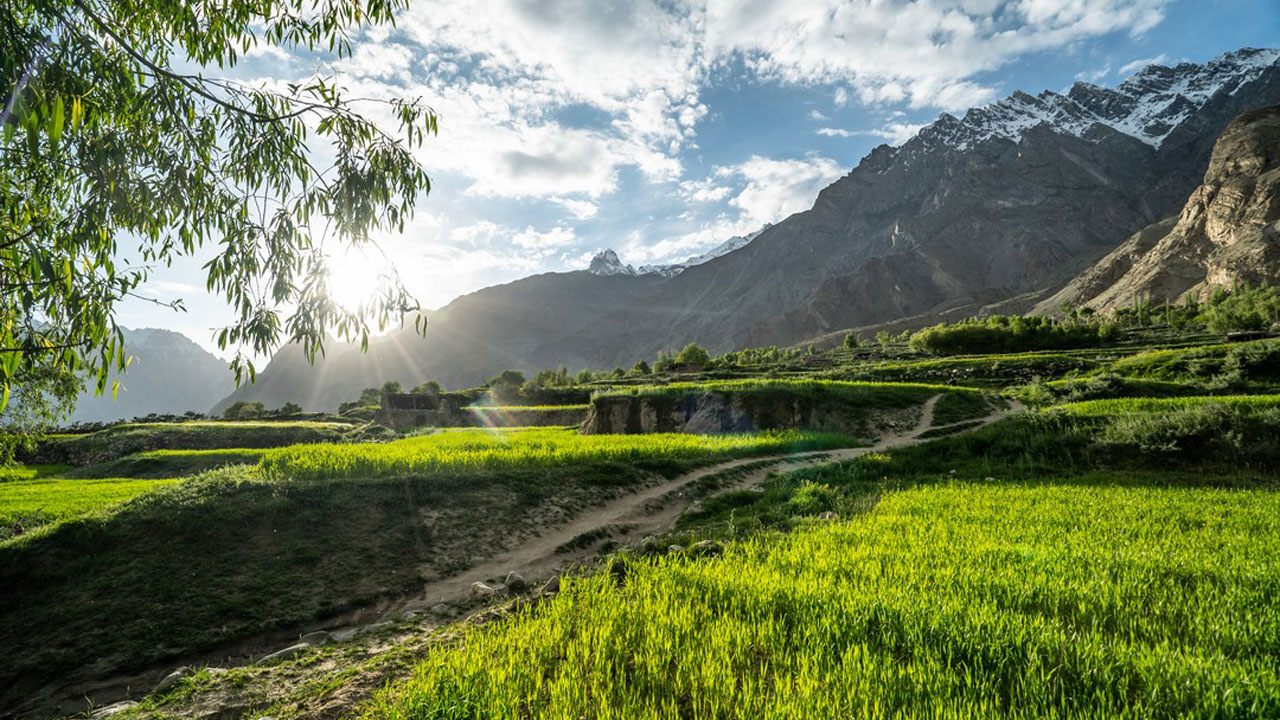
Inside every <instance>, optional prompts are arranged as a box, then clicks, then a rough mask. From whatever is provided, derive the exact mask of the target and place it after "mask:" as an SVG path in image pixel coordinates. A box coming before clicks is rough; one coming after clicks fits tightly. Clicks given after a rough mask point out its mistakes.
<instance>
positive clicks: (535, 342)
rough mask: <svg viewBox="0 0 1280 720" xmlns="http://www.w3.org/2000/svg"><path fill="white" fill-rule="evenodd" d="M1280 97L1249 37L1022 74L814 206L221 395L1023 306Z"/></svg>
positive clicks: (1190, 184) (472, 308)
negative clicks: (1237, 124)
mask: <svg viewBox="0 0 1280 720" xmlns="http://www.w3.org/2000/svg"><path fill="white" fill-rule="evenodd" d="M1276 103H1280V51H1276V50H1252V49H1245V50H1240V51H1237V52H1233V53H1228V54H1225V55H1223V56H1221V57H1219V58H1217V59H1215V60H1212V61H1210V62H1208V63H1204V64H1191V63H1183V64H1180V65H1177V66H1175V67H1163V66H1159V65H1153V66H1150V67H1147V68H1145V69H1143V70H1141V71H1139V72H1138V73H1136V74H1135V75H1133V76H1132V77H1130V78H1128V79H1127V80H1125V81H1124V82H1123V83H1121V84H1120V85H1118V86H1117V87H1115V88H1103V87H1098V86H1096V85H1090V84H1087V83H1076V84H1075V85H1073V86H1072V87H1071V88H1070V89H1069V90H1068V91H1066V92H1065V93H1055V92H1042V93H1040V94H1038V95H1034V96H1033V95H1029V94H1026V93H1022V92H1018V93H1014V94H1013V95H1011V96H1010V97H1008V98H1005V99H1003V100H1001V101H999V102H996V103H994V104H991V105H988V106H985V107H980V108H974V109H972V110H970V111H968V112H967V113H965V114H964V115H963V116H960V117H956V116H952V115H949V114H943V115H941V116H940V117H939V118H938V120H937V121H936V122H934V123H932V124H931V125H929V126H927V127H925V128H923V129H922V130H920V132H919V133H917V134H916V136H914V137H913V138H911V139H910V140H908V141H907V142H905V143H903V144H902V145H899V146H897V147H890V146H888V145H881V146H879V147H877V148H875V149H874V150H873V151H872V152H871V153H870V154H868V155H867V156H866V157H865V158H863V159H862V161H861V162H860V163H859V164H858V166H857V167H855V168H854V169H853V170H852V171H850V172H849V174H848V175H846V176H844V177H842V178H840V179H839V180H837V181H836V182H834V183H833V184H831V185H830V186H828V187H827V188H825V189H824V190H822V192H820V193H819V195H818V197H817V199H816V200H815V202H814V205H813V207H812V208H811V209H809V210H807V211H804V212H800V213H796V214H795V215H792V216H791V217H789V218H786V219H785V220H783V221H781V222H779V223H777V224H775V225H772V226H770V227H767V228H765V229H764V230H763V231H761V232H760V233H759V234H758V235H756V236H754V237H752V236H745V237H743V238H739V239H735V240H731V241H729V242H728V243H727V244H726V245H723V246H722V247H721V248H717V249H716V250H714V251H712V252H710V253H708V254H707V255H708V256H711V257H698V258H690V259H689V261H687V262H685V263H677V264H675V265H672V266H643V267H642V268H640V269H639V270H637V269H636V268H634V267H633V266H631V265H628V264H625V263H623V262H622V261H621V259H620V258H619V257H618V255H617V253H615V252H613V251H611V250H609V251H604V252H602V253H600V254H599V255H597V256H596V257H595V258H594V259H593V261H592V263H591V266H590V268H589V269H588V270H587V271H578V272H572V273H549V274H546V275H539V276H535V277H532V278H526V279H524V280H520V281H517V282H515V283H510V284H508V285H500V286H495V287H491V288H486V289H484V290H480V291H478V292H476V293H472V294H471V295H468V296H464V297H462V298H459V299H458V300H456V301H454V302H453V303H451V304H450V305H449V306H448V307H446V308H444V309H443V310H441V311H440V312H439V313H436V314H434V315H433V316H432V318H431V328H430V329H429V330H428V333H427V337H426V339H422V338H419V337H415V336H414V335H413V334H412V332H410V331H404V332H400V333H397V334H393V335H392V336H390V337H388V338H386V339H383V340H381V341H378V342H376V343H374V346H373V347H371V349H370V352H369V354H368V355H367V356H361V355H360V354H358V353H357V352H356V351H355V350H353V349H352V348H348V347H344V346H334V347H332V348H331V349H330V353H329V355H328V357H327V358H326V359H325V360H323V361H322V362H320V363H318V364H317V365H316V366H315V367H312V366H309V365H307V364H306V363H305V361H303V360H302V359H301V357H300V354H299V353H298V352H297V351H296V350H295V349H286V350H285V351H284V352H282V353H281V354H280V355H279V356H277V358H275V359H273V361H272V362H271V364H270V365H269V366H268V367H267V369H266V370H265V371H264V372H263V373H261V374H260V375H259V379H258V383H257V384H256V385H255V386H253V387H251V388H246V389H242V390H240V391H237V393H236V394H234V395H233V396H232V397H230V398H228V399H227V400H226V401H224V404H225V402H230V401H232V400H234V399H240V398H244V399H260V400H262V401H263V402H265V403H266V404H268V405H273V404H279V403H281V402H284V401H294V402H300V403H302V404H303V405H304V406H305V407H307V408H309V409H322V408H331V407H334V406H336V405H337V403H338V402H341V401H344V400H348V399H351V398H352V397H354V395H355V393H358V392H359V389H360V388H361V387H367V386H371V385H376V384H380V383H381V382H383V381H384V380H387V379H398V380H400V381H401V382H405V383H416V382H418V381H420V380H423V379H428V378H433V379H438V380H440V381H441V382H442V383H444V384H445V385H446V386H448V387H459V386H467V385H474V384H476V383H479V382H483V381H484V380H485V379H487V378H489V377H491V376H492V375H494V374H495V373H496V372H498V371H500V370H502V369H505V368H507V367H513V368H520V369H523V370H536V369H539V368H546V367H555V366H558V365H567V366H569V367H570V368H572V369H576V368H580V367H592V368H609V367H615V366H630V365H631V364H632V363H633V362H635V361H636V360H637V359H640V358H652V357H654V356H655V355H656V354H657V353H658V351H660V350H663V349H670V348H678V347H681V346H683V345H685V344H686V343H689V342H699V343H702V344H703V345H705V346H707V347H708V348H710V349H711V350H713V351H716V352H721V351H726V350H730V349H734V348H738V347H743V346H760V345H774V344H777V345H787V344H792V343H795V342H799V341H803V340H806V339H808V338H812V337H815V336H819V335H823V334H825V333H832V332H835V331H842V330H844V329H848V328H865V327H868V326H876V325H878V326H880V327H895V329H903V328H905V327H918V326H921V325H925V324H931V323H935V322H938V321H939V320H940V319H946V318H951V317H958V316H967V315H972V314H977V313H981V312H994V311H1000V312H1025V311H1029V310H1031V309H1032V308H1034V307H1036V306H1037V305H1038V304H1041V303H1044V302H1045V301H1046V300H1047V299H1049V298H1050V297H1052V296H1054V295H1055V294H1056V293H1058V292H1059V291H1061V290H1063V289H1064V288H1065V287H1067V286H1068V285H1069V284H1070V283H1071V282H1073V281H1074V280H1075V279H1076V278H1077V276H1079V275H1080V274H1081V273H1083V272H1084V271H1086V270H1087V269H1088V268H1090V267H1091V266H1093V265H1094V264H1095V263H1097V262H1098V261H1099V260H1101V259H1102V258H1103V257H1104V256H1106V255H1107V254H1108V253H1111V252H1112V251H1114V250H1116V248H1117V247H1118V246H1119V245H1120V244H1121V243H1123V242H1124V241H1125V238H1127V237H1129V236H1130V235H1132V234H1133V233H1135V232H1137V231H1140V230H1142V229H1143V228H1146V227H1148V226H1150V225H1151V224H1152V223H1156V222H1159V221H1160V220H1161V219H1163V218H1167V217H1168V216H1170V215H1172V214H1174V213H1176V212H1177V211H1178V209H1179V208H1180V207H1181V206H1182V205H1183V204H1184V203H1185V202H1186V200H1187V197H1188V196H1189V195H1190V194H1191V192H1192V191H1193V190H1194V189H1195V188H1196V187H1197V186H1199V185H1200V183H1201V181H1202V180H1203V179H1204V177H1205V172H1206V170H1207V169H1208V167H1209V159H1210V154H1211V152H1212V150H1213V145H1214V141H1215V140H1216V139H1217V137H1218V136H1219V135H1220V134H1221V132H1222V130H1223V128H1225V127H1226V126H1227V124H1228V123H1229V122H1230V121H1231V120H1232V119H1233V118H1235V117H1236V116H1237V115H1240V114H1241V113H1242V112H1245V111H1248V110H1252V109H1255V108H1259V107H1264V106H1268V105H1273V104H1276ZM1152 232H1154V231H1152ZM677 267H678V268H679V269H678V270H677V269H676V268H677ZM899 326H901V327H899Z"/></svg>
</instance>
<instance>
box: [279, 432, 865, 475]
mask: <svg viewBox="0 0 1280 720" xmlns="http://www.w3.org/2000/svg"><path fill="white" fill-rule="evenodd" d="M851 442H852V441H851V440H850V439H849V438H847V437H845V436H843V435H836V434H830V433H807V432H795V431H787V432H770V433H760V434H755V435H723V436H703V435H683V434H674V433H673V434H658V435H579V434H578V433H577V431H576V430H572V429H567V428H521V429H504V430H452V431H446V432H440V433H435V434H432V435H423V436H419V437H411V438H405V439H403V440H396V441H394V442H389V443H354V444H349V445H294V446H291V447H285V448H278V449H275V450H268V451H267V452H266V453H264V454H263V457H262V460H261V462H260V467H261V468H262V469H263V470H264V471H265V472H266V473H267V474H268V475H274V476H280V477H286V478H292V479H304V480H320V479H329V478H340V477H386V476H394V475H421V474H427V473H432V472H439V471H469V470H499V469H506V468H528V467H550V466H563V465H571V464H581V463H601V462H616V463H628V462H638V461H655V460H681V461H701V460H713V459H716V458H719V457H729V456H736V455H752V454H769V453H782V452H792V451H802V450H819V449H826V448H833V447H843V446H848V445H849V444H851Z"/></svg>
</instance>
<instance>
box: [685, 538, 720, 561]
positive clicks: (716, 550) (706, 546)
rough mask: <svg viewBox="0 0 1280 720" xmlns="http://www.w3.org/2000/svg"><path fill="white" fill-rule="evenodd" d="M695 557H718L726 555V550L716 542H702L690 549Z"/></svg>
mask: <svg viewBox="0 0 1280 720" xmlns="http://www.w3.org/2000/svg"><path fill="white" fill-rule="evenodd" d="M689 552H690V553H691V554H693V555H694V556H695V557H716V556H718V555H722V554H723V553H724V548H723V547H721V545H720V543H718V542H716V541H715V540H700V541H698V542H696V543H694V544H693V547H690V548H689Z"/></svg>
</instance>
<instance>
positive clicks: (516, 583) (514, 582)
mask: <svg viewBox="0 0 1280 720" xmlns="http://www.w3.org/2000/svg"><path fill="white" fill-rule="evenodd" d="M505 584H506V586H507V588H508V589H510V590H511V592H513V593H522V592H524V591H526V590H528V589H529V583H528V582H526V581H525V579H524V576H523V575H521V574H520V573H518V572H516V571H515V570H512V571H511V572H509V573H507V580H506V583H505Z"/></svg>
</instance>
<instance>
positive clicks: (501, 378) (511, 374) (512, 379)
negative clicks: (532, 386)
mask: <svg viewBox="0 0 1280 720" xmlns="http://www.w3.org/2000/svg"><path fill="white" fill-rule="evenodd" d="M494 385H515V386H517V387H519V386H520V385H524V373H522V372H520V371H519V370H503V371H502V372H501V373H499V374H498V375H496V376H494V378H493V379H492V380H490V381H489V386H490V387H492V386H494Z"/></svg>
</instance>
